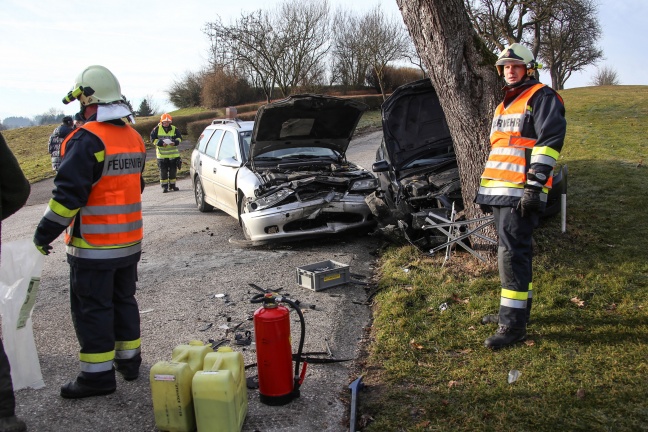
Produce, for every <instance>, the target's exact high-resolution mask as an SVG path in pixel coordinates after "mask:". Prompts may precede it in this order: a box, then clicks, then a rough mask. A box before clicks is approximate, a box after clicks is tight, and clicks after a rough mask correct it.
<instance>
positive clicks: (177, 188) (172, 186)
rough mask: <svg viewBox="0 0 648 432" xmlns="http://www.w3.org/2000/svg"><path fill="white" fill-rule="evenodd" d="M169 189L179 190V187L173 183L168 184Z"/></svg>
mask: <svg viewBox="0 0 648 432" xmlns="http://www.w3.org/2000/svg"><path fill="white" fill-rule="evenodd" d="M169 189H170V190H172V191H179V190H180V188H179V187H178V186H176V185H174V184H172V185H170V186H169Z"/></svg>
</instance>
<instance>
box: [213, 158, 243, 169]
mask: <svg viewBox="0 0 648 432" xmlns="http://www.w3.org/2000/svg"><path fill="white" fill-rule="evenodd" d="M218 163H220V164H221V165H222V166H226V167H230V168H240V167H241V163H240V162H239V161H237V160H236V159H234V158H232V157H228V158H225V159H221V160H219V161H218Z"/></svg>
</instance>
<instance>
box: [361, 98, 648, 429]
mask: <svg viewBox="0 0 648 432" xmlns="http://www.w3.org/2000/svg"><path fill="white" fill-rule="evenodd" d="M561 94H562V96H563V97H564V99H565V104H566V108H567V120H568V134H567V139H566V142H565V147H564V150H563V152H562V156H561V160H560V162H561V163H562V164H567V165H568V166H569V173H570V174H569V195H568V219H567V233H565V234H562V233H561V232H560V226H559V220H558V219H559V218H554V219H551V220H548V221H546V222H545V223H544V224H543V225H542V226H541V228H540V229H538V230H537V231H536V233H535V234H534V237H535V239H536V241H537V251H536V256H535V258H534V299H535V302H534V308H533V312H532V316H531V320H532V322H531V324H530V325H529V328H528V333H529V340H528V342H527V343H526V344H520V345H519V346H516V347H513V348H509V349H504V350H501V351H499V352H491V351H489V350H487V349H485V348H484V347H483V341H484V339H485V338H486V337H488V336H490V335H491V334H492V333H493V331H494V330H495V326H493V325H491V326H481V325H480V324H479V320H480V318H481V317H482V316H483V315H485V314H487V313H494V312H496V311H497V309H498V305H499V276H498V274H497V270H496V269H495V268H494V267H495V266H494V265H487V266H484V265H480V264H477V263H476V262H475V260H474V258H472V257H471V256H470V255H468V254H462V253H459V254H457V255H455V256H453V258H452V259H451V260H450V261H449V263H448V264H446V266H445V267H442V266H441V264H442V261H443V258H442V257H426V256H423V255H421V254H420V253H419V252H418V251H417V250H415V249H414V248H412V247H401V248H398V247H391V248H389V249H388V250H387V251H386V252H385V253H384V254H383V256H382V258H381V265H380V275H381V278H380V282H379V284H380V285H379V286H380V288H381V291H380V293H379V294H378V295H377V296H376V300H375V307H374V323H373V327H372V333H371V344H370V345H369V347H368V352H369V355H368V357H367V358H366V359H365V363H364V366H363V369H364V370H363V371H362V373H363V374H364V381H365V383H366V384H367V385H368V390H367V391H366V392H363V393H362V394H361V396H360V400H361V409H360V413H361V414H364V415H365V418H371V419H373V421H371V422H370V424H369V425H368V426H367V427H366V428H365V429H363V430H365V431H476V430H479V431H498V432H499V431H557V430H561V431H562V430H564V431H567V430H569V431H578V430H587V431H612V430H614V431H637V430H648V405H647V404H646V394H647V393H648V251H647V248H646V241H647V240H648V224H646V223H645V222H644V220H645V215H644V211H645V206H646V203H648V171H647V169H646V166H645V165H644V162H643V161H644V160H645V157H646V153H647V152H648V145H647V144H648V143H647V139H646V138H645V133H644V130H643V129H644V128H643V125H645V124H646V123H647V122H648V87H646V86H616V87H607V88H606V87H591V88H583V89H574V90H567V91H563V92H561ZM406 268H407V269H409V272H405V271H404V270H403V269H406ZM579 301H582V302H583V303H582V304H581V305H579V304H578V302H579ZM442 303H447V304H448V306H449V307H448V308H447V309H446V310H445V311H441V310H440V309H439V305H441V304H442ZM512 369H516V370H519V371H520V372H521V376H520V378H519V379H518V381H517V382H515V383H513V384H509V383H508V382H507V376H508V372H509V371H510V370H512ZM396 401H397V402H396Z"/></svg>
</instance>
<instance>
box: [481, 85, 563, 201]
mask: <svg viewBox="0 0 648 432" xmlns="http://www.w3.org/2000/svg"><path fill="white" fill-rule="evenodd" d="M508 91H509V92H512V94H513V95H514V96H515V97H514V98H513V99H512V100H511V99H510V97H509V100H507V99H506V98H505V101H504V102H502V103H501V104H500V105H499V106H498V107H497V109H496V110H495V115H494V118H493V122H492V125H491V135H490V142H491V151H490V154H489V156H488V161H487V162H486V166H485V168H484V172H483V173H482V175H481V182H480V187H479V191H478V193H477V198H476V199H475V202H477V203H479V204H488V205H499V206H515V205H517V203H518V201H519V200H520V198H522V195H523V194H524V186H525V185H528V186H534V187H541V188H542V193H541V194H540V198H541V200H542V201H543V202H546V201H547V193H548V192H549V189H551V186H552V181H553V179H552V175H553V169H554V167H555V165H556V160H557V159H558V157H559V155H560V150H561V149H562V145H563V140H564V136H565V131H566V122H565V120H564V106H563V104H562V99H561V98H560V96H559V95H558V94H557V93H555V92H554V91H553V90H552V89H550V88H549V87H547V86H545V85H544V84H540V83H539V82H537V81H535V80H532V81H530V82H529V83H525V84H524V85H522V86H520V88H516V89H509V90H508ZM509 96H510V95H509ZM536 108H537V111H536ZM536 172H537V173H539V175H538V177H539V178H536V177H535V175H530V173H536Z"/></svg>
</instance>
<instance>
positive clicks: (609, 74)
mask: <svg viewBox="0 0 648 432" xmlns="http://www.w3.org/2000/svg"><path fill="white" fill-rule="evenodd" d="M619 84H621V82H620V81H619V74H618V73H617V71H616V70H614V69H613V68H612V67H610V66H603V67H600V68H598V69H597V70H596V73H595V74H594V76H593V77H592V81H591V82H590V85H593V86H607V85H619Z"/></svg>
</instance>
